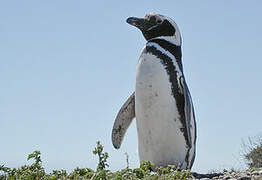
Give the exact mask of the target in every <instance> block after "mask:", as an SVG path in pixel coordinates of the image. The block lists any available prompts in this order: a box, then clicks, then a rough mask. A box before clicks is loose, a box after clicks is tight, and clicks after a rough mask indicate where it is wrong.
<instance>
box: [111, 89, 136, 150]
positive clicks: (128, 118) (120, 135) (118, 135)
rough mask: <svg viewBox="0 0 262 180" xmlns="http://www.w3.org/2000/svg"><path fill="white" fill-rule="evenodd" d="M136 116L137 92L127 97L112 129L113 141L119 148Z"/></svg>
mask: <svg viewBox="0 0 262 180" xmlns="http://www.w3.org/2000/svg"><path fill="white" fill-rule="evenodd" d="M134 118H135V92H134V93H133V94H132V95H131V96H130V97H129V98H128V99H127V101H126V102H125V103H124V105H123V106H122V107H121V109H120V111H119V112H118V114H117V116H116V119H115V123H114V126H113V130H112V143H113V145H114V147H115V148H116V149H119V148H120V146H121V144H122V141H123V139H124V136H125V133H126V131H127V129H128V127H129V126H130V124H131V122H132V120H133V119H134Z"/></svg>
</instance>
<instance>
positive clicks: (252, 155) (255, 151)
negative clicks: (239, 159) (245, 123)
mask: <svg viewBox="0 0 262 180" xmlns="http://www.w3.org/2000/svg"><path fill="white" fill-rule="evenodd" d="M243 145H244V148H245V151H246V152H245V153H244V158H245V159H246V160H247V165H248V167H249V168H260V167H262V136H258V137H253V138H250V137H249V138H248V143H243Z"/></svg>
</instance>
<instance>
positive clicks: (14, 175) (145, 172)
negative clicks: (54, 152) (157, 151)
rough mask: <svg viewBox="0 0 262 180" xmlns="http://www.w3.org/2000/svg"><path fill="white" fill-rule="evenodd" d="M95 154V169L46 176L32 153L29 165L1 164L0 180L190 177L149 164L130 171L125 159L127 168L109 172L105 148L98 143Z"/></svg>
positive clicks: (187, 172) (187, 174)
mask: <svg viewBox="0 0 262 180" xmlns="http://www.w3.org/2000/svg"><path fill="white" fill-rule="evenodd" d="M93 154H94V155H97V156H98V164H97V168H96V170H95V171H94V170H92V169H90V168H76V169H74V170H73V172H71V173H68V172H67V171H66V170H53V171H52V172H51V173H46V171H45V169H44V168H43V166H42V160H41V156H40V155H41V153H40V151H34V152H33V153H32V154H29V156H28V158H27V160H30V159H33V160H34V162H33V163H32V164H31V165H23V166H21V167H19V168H8V167H6V166H4V165H0V180H15V179H21V180H68V179H70V180H71V179H72V180H78V179H80V180H84V179H91V180H104V179H112V180H113V179H114V180H122V179H130V180H131V179H132V180H136V179H144V180H147V179H148V180H149V179H150V180H151V179H153V180H160V179H161V180H162V179H178V180H184V179H188V178H191V177H192V174H191V172H190V171H186V170H182V171H179V170H178V169H177V168H176V167H175V166H168V167H167V168H156V167H154V165H153V164H152V163H150V162H148V161H145V162H143V163H142V164H141V165H140V168H135V169H130V168H129V164H128V156H127V168H125V169H122V170H120V171H117V172H111V171H110V170H108V169H107V168H109V165H108V164H107V159H108V157H109V156H108V153H107V152H104V147H103V146H102V145H101V143H100V142H97V146H96V147H95V149H94V151H93Z"/></svg>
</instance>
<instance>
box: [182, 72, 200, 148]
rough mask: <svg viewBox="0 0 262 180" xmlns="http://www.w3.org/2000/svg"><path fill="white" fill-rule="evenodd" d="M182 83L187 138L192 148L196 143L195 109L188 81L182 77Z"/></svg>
mask: <svg viewBox="0 0 262 180" xmlns="http://www.w3.org/2000/svg"><path fill="white" fill-rule="evenodd" d="M180 83H181V85H182V89H183V94H184V100H185V101H184V102H185V104H184V111H185V122H186V130H187V137H188V142H189V146H190V147H191V146H192V145H193V144H192V143H195V139H196V129H195V128H196V127H195V114H194V107H193V102H192V98H191V95H190V92H189V89H188V87H187V84H186V81H185V79H184V77H183V76H182V77H181V78H180Z"/></svg>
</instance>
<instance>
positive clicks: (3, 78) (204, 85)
mask: <svg viewBox="0 0 262 180" xmlns="http://www.w3.org/2000/svg"><path fill="white" fill-rule="evenodd" d="M261 7H262V1H259V0H257V1H255V0H251V1H241V0H221V1H207V0H206V1H190V2H189V1H183V2H182V1H178V0H176V1H174V0H170V1H153V0H150V1H149V0H147V1H139V0H132V1H120V0H118V1H106V0H97V1H88V0H76V1H72V0H55V1H54V0H46V1H35V0H24V1H0V82H1V85H0V92H1V93H0V134H1V147H0V164H5V165H7V166H11V167H16V166H18V165H22V164H23V163H25V162H26V157H27V155H28V154H29V153H31V152H33V151H34V150H40V151H41V153H42V159H43V164H44V166H45V167H47V169H48V170H51V169H62V168H63V169H66V170H72V169H73V168H75V167H77V166H78V167H90V168H93V169H95V168H96V164H97V159H96V157H95V156H94V155H93V154H92V150H93V149H94V147H95V145H96V141H98V140H100V141H101V142H102V144H103V145H104V146H105V150H106V151H107V152H108V153H109V155H110V158H109V163H110V165H111V166H110V169H111V170H119V169H121V168H125V167H126V161H125V155H124V153H125V152H127V153H128V154H129V161H130V166H131V167H137V166H138V164H139V163H138V154H137V134H136V127H135V122H133V124H132V126H131V127H130V129H129V130H128V133H127V134H126V138H125V139H124V143H123V145H122V148H121V149H120V150H115V149H114V148H113V146H112V143H111V130H112V126H113V123H114V118H115V116H116V114H117V112H118V110H119V109H120V107H121V105H122V104H123V103H124V101H125V100H126V99H127V97H128V96H129V95H130V94H131V93H132V92H133V91H134V88H135V70H136V63H137V60H138V57H139V55H140V53H141V49H142V47H143V46H144V44H145V40H144V38H143V37H142V34H141V33H140V32H139V31H138V30H137V29H136V28H134V27H132V26H130V25H128V24H127V23H126V22H125V20H126V18H127V17H129V16H138V17H143V16H144V15H145V14H146V13H149V12H156V13H159V14H163V15H167V16H169V17H171V18H172V19H174V20H175V21H176V23H177V24H178V26H179V27H180V30H181V33H182V38H183V47H182V50H183V65H184V71H185V76H186V80H187V83H188V86H189V89H190V91H191V95H192V98H193V101H194V106H195V112H196V118H197V127H198V133H197V134H198V140H197V155H196V161H195V164H194V166H193V170H194V171H199V172H208V171H209V170H212V169H221V168H224V167H225V168H231V167H234V168H243V167H244V163H243V161H242V159H241V141H242V140H243V139H246V138H247V137H249V136H255V135H257V134H259V133H261V132H262V130H261V127H262V119H261V106H262V96H261V92H262V72H261V67H262V61H261V60H262V54H261V52H262V43H261V41H262V35H261V32H262V21H261V17H262V11H261Z"/></svg>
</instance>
